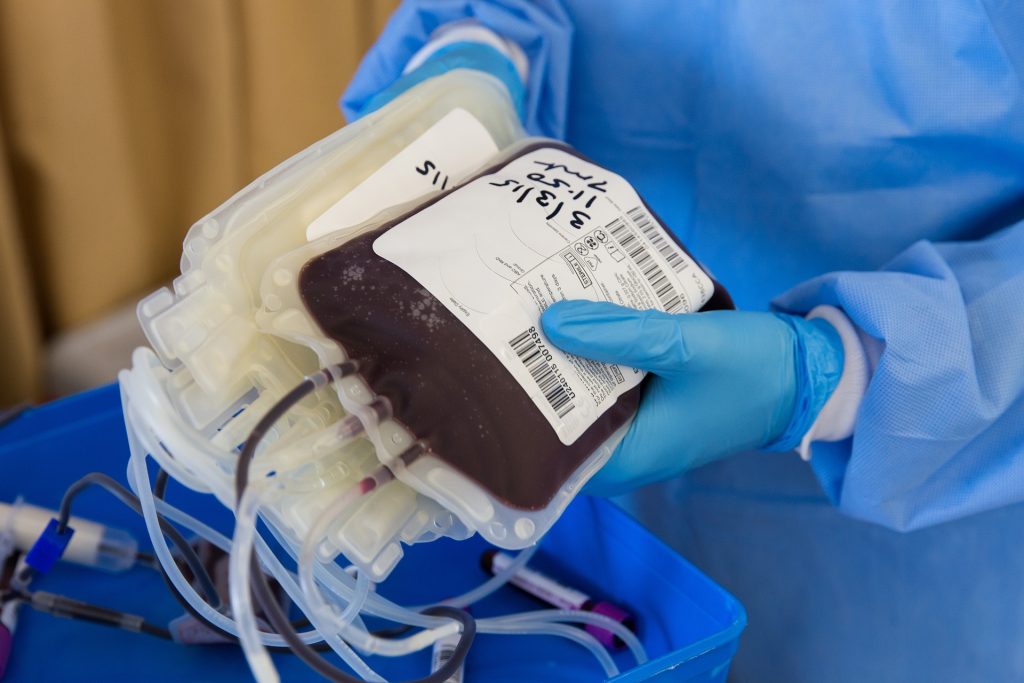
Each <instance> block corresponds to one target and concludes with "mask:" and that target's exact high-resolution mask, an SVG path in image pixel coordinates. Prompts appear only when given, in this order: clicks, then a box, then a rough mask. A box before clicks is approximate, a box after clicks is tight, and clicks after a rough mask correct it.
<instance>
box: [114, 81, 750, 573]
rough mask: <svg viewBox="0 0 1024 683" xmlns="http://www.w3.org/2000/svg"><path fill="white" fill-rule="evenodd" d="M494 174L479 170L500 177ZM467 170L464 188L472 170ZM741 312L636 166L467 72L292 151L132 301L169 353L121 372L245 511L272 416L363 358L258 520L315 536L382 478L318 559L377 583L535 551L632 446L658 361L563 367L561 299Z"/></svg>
mask: <svg viewBox="0 0 1024 683" xmlns="http://www.w3.org/2000/svg"><path fill="white" fill-rule="evenodd" d="M481 169H483V170H481ZM467 178H468V180H467ZM574 298H577V299H578V298H584V299H592V300H606V301H612V302H615V303H619V304H622V305H627V306H632V307H635V308H658V309H660V310H665V311H670V312H678V313H686V312H693V311H698V310H703V309H709V308H726V307H731V305H732V304H731V300H730V299H729V296H728V294H727V293H726V291H725V290H724V288H723V287H722V286H721V285H720V284H718V283H717V282H715V281H714V280H713V279H712V278H711V277H710V275H708V274H707V272H706V271H705V270H704V269H703V268H702V267H701V266H700V264H699V263H698V262H697V261H696V260H695V259H694V258H693V257H692V256H691V255H690V254H689V253H687V252H686V251H685V249H683V248H682V246H681V245H680V244H679V243H678V242H677V241H676V240H675V238H674V237H673V236H672V234H671V232H669V231H667V230H666V229H665V226H663V225H662V224H661V222H660V221H659V219H658V217H657V216H656V215H655V214H654V212H653V211H651V210H650V208H649V207H648V206H647V205H646V204H645V203H644V202H643V201H642V199H641V198H640V197H639V196H638V195H637V193H636V192H635V191H634V190H633V188H632V187H631V186H630V185H629V184H628V182H626V180H624V179H623V178H621V177H619V176H617V175H615V174H614V173H613V172H611V171H609V170H606V169H603V168H601V167H600V166H598V165H596V164H594V163H592V162H591V161H589V160H587V159H586V158H584V157H582V156H581V155H579V154H578V153H577V152H575V151H574V150H572V149H571V148H569V147H567V146H565V145H563V144H561V143H557V142H554V141H550V140H540V139H527V138H526V136H525V133H524V132H523V130H522V128H521V126H520V125H519V123H518V119H517V117H516V113H515V109H514V107H513V105H512V102H511V100H510V99H509V97H508V94H507V92H506V91H505V90H504V86H502V85H501V83H500V82H499V81H498V80H497V79H495V78H493V77H491V76H489V75H487V74H483V73H479V72H476V71H472V70H467V69H459V70H455V71H452V72H450V73H447V74H444V75H441V76H437V77H435V78H431V79H429V80H427V81H424V82H423V83H421V84H419V85H417V86H415V87H413V88H412V89H410V90H408V91H407V92H406V93H404V94H403V95H401V96H400V97H398V98H397V99H395V100H394V101H393V102H392V103H390V104H388V105H387V106H385V107H383V108H382V109H380V110H379V111H377V112H375V113H374V114H372V115H370V116H368V117H367V118H365V119H362V120H360V121H359V122H356V123H355V124H352V125H350V126H348V127H346V128H344V129H342V130H340V131H338V132H337V133H335V134H334V135H332V136H330V137H328V138H326V139H325V140H323V141H322V142H320V143H317V144H316V145H314V146H313V147H311V148H309V149H307V150H305V151H304V152H301V153H300V154H298V155H296V156H295V157H293V158H292V159H289V160H288V161H286V162H284V163H283V164H281V165H280V166H278V167H277V168H275V169H274V170H272V171H270V172H269V173H267V174H266V175H264V176H263V177H261V178H259V179H257V180H256V181H254V182H253V183H252V184H250V185H249V186H248V187H247V188H245V189H244V190H242V191H241V192H239V193H238V194H237V195H235V196H234V197H232V198H231V199H230V200H229V201H228V202H226V203H225V204H224V205H223V206H221V207H220V208H218V209H217V210H216V211H214V212H213V213H211V214H210V215H209V216H207V217H205V218H203V219H202V220H200V221H199V222H198V223H197V224H196V225H195V226H194V227H193V228H192V230H191V231H190V232H189V233H188V236H187V237H186V239H185V244H184V254H183V257H182V274H181V276H180V277H178V278H177V279H176V280H175V281H174V284H173V288H171V289H161V290H160V291H158V292H155V293H154V294H152V295H151V296H149V297H147V298H145V299H143V301H142V302H140V304H139V318H140V321H141V323H142V326H143V329H144V331H145V333H146V335H147V338H148V340H149V342H150V344H151V346H152V348H151V349H139V350H137V351H136V353H135V355H134V356H133V367H132V369H131V370H130V371H127V372H124V373H122V375H121V377H120V380H121V386H122V395H123V401H124V407H125V417H126V424H127V428H128V434H129V439H130V442H131V444H132V447H133V449H141V450H142V451H144V452H148V453H151V454H153V453H160V454H161V456H162V457H161V458H160V460H161V462H162V463H163V464H164V465H165V467H166V468H167V469H168V470H169V472H170V474H171V475H172V476H174V477H175V479H177V480H179V481H181V482H182V483H184V484H185V485H187V486H190V487H191V488H193V489H195V490H198V491H207V492H211V493H213V494H215V495H217V496H218V497H219V498H220V499H221V501H222V502H223V503H224V504H225V505H226V506H229V507H234V504H235V501H234V500H233V498H232V496H231V493H230V492H231V491H232V490H233V487H232V486H231V485H230V481H231V479H232V477H233V475H234V467H235V463H236V460H237V457H238V452H239V448H240V446H241V444H242V443H243V442H244V441H245V440H246V439H247V437H248V436H249V433H250V431H251V430H252V428H253V426H254V425H255V424H256V422H257V421H259V420H260V418H262V417H263V416H264V415H265V414H266V413H267V411H268V410H269V409H270V408H271V406H273V405H275V404H276V403H277V402H278V401H279V400H280V399H281V397H282V396H284V395H285V394H286V393H287V392H288V391H289V390H290V389H291V388H292V387H294V386H295V385H297V384H298V383H299V382H301V381H302V378H303V377H304V376H306V375H307V374H310V373H313V372H315V371H316V370H317V369H318V368H321V367H326V366H332V365H337V364H340V363H347V362H354V365H355V367H356V368H357V371H356V372H355V373H353V374H350V375H348V376H346V377H344V378H342V379H339V380H338V381H336V382H334V383H332V384H330V385H328V386H324V387H320V388H319V389H317V390H316V391H315V392H313V393H312V394H311V395H310V396H309V397H307V398H306V399H305V400H303V401H302V402H301V403H299V404H298V405H297V406H295V408H293V409H291V410H289V411H288V414H287V415H286V416H285V417H283V418H282V419H281V420H279V421H278V422H277V424H276V425H275V427H274V429H273V430H272V431H271V432H270V433H269V434H268V435H267V437H266V438H265V439H264V440H263V441H262V442H261V446H260V449H259V450H258V451H257V453H256V457H255V459H254V461H253V465H252V471H251V474H252V476H253V477H254V478H255V477H273V478H274V479H275V481H276V482H278V484H279V486H280V487H281V491H282V495H280V496H278V497H277V498H276V499H275V500H274V501H273V502H271V503H268V504H267V505H266V506H265V507H264V508H263V514H264V517H265V519H266V521H267V522H268V524H269V525H270V526H271V528H272V529H273V531H274V533H276V534H277V535H279V537H281V538H283V539H284V540H285V541H286V542H287V544H289V545H292V546H295V547H300V546H301V545H302V540H303V538H304V537H305V536H306V534H307V532H308V531H309V529H310V527H311V526H312V524H313V523H314V521H315V520H316V519H317V518H318V517H319V516H320V514H321V513H323V511H324V510H325V509H326V508H327V507H328V506H329V505H331V503H332V502H333V501H334V500H336V499H337V497H338V496H339V495H341V494H342V493H343V492H345V491H347V490H349V489H350V488H352V487H353V486H354V485H355V484H357V483H358V482H359V481H360V480H361V479H363V478H364V477H366V476H368V475H369V474H371V473H372V472H374V471H376V470H377V469H379V467H380V466H381V464H383V465H385V466H387V467H388V468H389V469H391V471H392V472H394V474H395V476H396V479H395V480H394V481H391V482H389V483H387V484H384V485H383V486H382V487H381V488H380V489H379V490H377V491H376V492H375V494H374V495H373V496H366V497H363V498H360V499H359V500H358V501H357V502H356V503H355V504H353V505H352V506H351V507H350V508H349V509H347V510H346V512H345V513H344V514H343V515H342V517H341V518H339V519H338V520H337V521H336V522H335V523H334V524H333V525H332V527H331V529H330V530H329V532H328V535H327V540H326V541H325V542H324V543H323V544H321V546H320V548H319V552H320V554H321V556H322V557H323V558H325V559H329V558H330V557H333V556H334V555H337V554H339V553H341V554H344V555H345V557H346V558H347V559H348V561H349V562H351V563H352V564H354V565H356V566H357V567H358V568H359V571H361V572H365V573H366V574H367V575H368V576H369V577H370V578H372V579H373V580H375V581H379V580H382V579H383V578H385V577H386V576H387V575H388V574H389V573H390V571H391V570H392V569H393V568H394V566H395V564H396V563H397V562H398V560H399V559H400V558H401V556H402V554H403V550H402V545H403V544H411V543H416V542H423V541H429V540H433V539H434V538H437V537H440V536H447V537H451V538H455V539H463V538H466V537H468V536H469V535H471V534H473V533H480V534H481V535H482V536H484V537H485V538H486V539H487V540H488V541H490V542H492V543H494V544H496V545H498V546H500V547H503V548H507V549H514V548H521V547H525V546H528V545H530V544H532V543H534V542H536V541H537V540H538V539H539V538H540V536H541V535H543V533H544V532H545V531H546V530H547V529H548V528H549V527H550V526H551V524H553V523H554V522H555V521H556V520H557V518H558V516H559V514H560V513H561V512H562V510H564V509H565V507H566V505H568V503H569V502H570V501H571V500H572V498H573V497H574V496H575V495H576V494H577V493H578V492H579V490H580V488H581V487H582V486H583V484H584V483H585V482H586V481H587V479H589V478H590V476H592V475H593V473H594V472H596V471H597V469H598V468H600V466H601V465H603V464H604V462H606V461H607V459H608V457H609V456H610V455H611V453H612V451H613V450H614V448H615V446H616V444H617V443H618V440H619V439H621V437H622V435H623V434H624V432H625V429H626V428H627V427H628V424H629V421H630V419H631V418H632V415H633V414H634V412H635V410H636V406H637V403H638V401H639V396H640V392H641V390H642V382H643V373H641V372H639V371H637V370H634V369H632V368H626V367H622V366H610V365H606V364H602V363H596V362H594V361H589V360H586V359H582V358H578V357H574V356H570V355H568V354H564V353H562V352H561V351H559V350H558V349H557V348H555V347H554V346H552V345H551V344H550V343H548V341H547V340H546V338H545V337H544V335H543V332H542V330H541V329H540V324H539V317H540V313H541V312H542V311H543V310H544V308H546V307H547V306H548V305H550V304H551V303H553V302H554V301H558V300H561V299H574Z"/></svg>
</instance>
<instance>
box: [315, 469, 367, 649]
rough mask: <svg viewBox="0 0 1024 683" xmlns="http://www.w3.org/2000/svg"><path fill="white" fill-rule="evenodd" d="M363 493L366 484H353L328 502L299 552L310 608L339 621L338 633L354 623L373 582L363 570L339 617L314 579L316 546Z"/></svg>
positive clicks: (324, 616)
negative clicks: (333, 523)
mask: <svg viewBox="0 0 1024 683" xmlns="http://www.w3.org/2000/svg"><path fill="white" fill-rule="evenodd" d="M362 492H363V491H362V486H361V485H360V484H358V483H357V484H355V485H353V486H350V487H349V488H348V489H347V490H346V491H345V492H344V493H342V494H341V495H340V496H338V499H337V500H335V501H334V502H333V503H331V504H330V505H328V506H327V509H326V510H324V511H323V512H322V513H321V514H320V516H319V517H317V518H316V521H315V522H313V526H311V527H310V529H309V531H308V532H307V533H306V539H305V540H304V541H303V543H302V549H301V550H300V551H299V561H298V564H299V586H300V587H301V588H302V592H303V594H304V595H305V597H306V602H307V603H308V604H309V609H310V611H311V612H313V613H315V614H316V615H317V616H318V617H320V618H321V619H323V620H324V621H328V622H335V626H336V628H337V630H336V632H337V633H340V632H341V631H342V630H344V628H345V627H346V626H348V625H349V624H350V623H352V620H353V619H354V618H355V615H356V614H358V610H359V609H362V606H363V603H365V602H366V595H367V593H369V585H370V582H369V580H368V579H367V578H366V577H365V575H364V574H363V572H359V578H358V579H357V581H356V590H355V591H354V592H353V595H352V598H351V599H350V600H349V604H348V607H346V608H345V611H344V612H343V613H342V615H341V616H340V617H338V616H337V615H336V614H335V613H334V612H333V611H332V610H331V606H330V605H329V604H327V601H326V600H324V597H323V595H322V594H321V593H320V588H319V587H318V586H317V585H316V580H315V579H314V578H313V567H314V565H316V564H317V557H316V549H317V546H318V545H319V544H320V542H321V539H323V538H324V537H325V536H326V535H327V529H328V528H329V527H330V526H331V523H332V522H334V521H335V520H336V519H337V518H338V517H339V516H340V515H341V513H343V512H344V511H345V510H347V509H348V508H349V507H350V506H351V505H352V504H353V503H355V502H356V500H358V499H359V497H360V496H361V495H362ZM360 584H362V587H363V593H362V596H359V588H360ZM360 597H361V599H360ZM354 606H355V607H357V610H356V612H355V613H354V614H353V613H352V608H353V607H354Z"/></svg>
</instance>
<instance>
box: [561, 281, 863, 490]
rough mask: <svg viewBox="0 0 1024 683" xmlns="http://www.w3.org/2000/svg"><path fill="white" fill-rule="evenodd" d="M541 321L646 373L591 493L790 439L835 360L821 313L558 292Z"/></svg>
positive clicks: (569, 342)
mask: <svg viewBox="0 0 1024 683" xmlns="http://www.w3.org/2000/svg"><path fill="white" fill-rule="evenodd" d="M541 323H542V325H543V328H544V332H545V334H547V336H548V338H549V339H550V341H551V342H552V343H553V344H554V345H555V346H557V347H559V348H561V349H562V350H563V351H567V352H569V353H573V354H576V355H579V356H585V357H587V358H592V359H594V360H599V361H604V362H606V363H619V364H622V365H626V366H629V367H634V368H639V369H641V370H647V371H649V372H650V373H652V375H653V376H650V377H648V378H647V383H646V385H645V387H644V393H643V397H642V399H641V402H640V409H639V412H638V413H637V415H636V418H635V419H634V420H633V424H632V425H631V426H630V428H629V430H628V432H627V433H626V436H625V438H624V439H623V441H622V443H621V444H620V445H619V447H618V448H617V449H616V451H615V453H614V454H613V455H612V457H611V459H610V460H609V461H608V463H607V464H606V465H605V466H604V468H602V469H601V471H599V472H598V473H597V474H596V475H595V476H594V478H593V479H592V480H591V481H590V482H589V483H588V485H587V489H586V490H587V493H596V494H599V495H614V494H617V493H621V492H624V491H626V490H628V489H631V488H635V487H637V486H641V485H643V484H647V483H650V482H654V481H658V480H662V479H667V478H669V477H672V476H675V475H678V474H680V473H682V472H684V471H686V470H688V469H691V468H693V467H696V466H698V465H702V464H704V463H707V462H710V461H713V460H716V459H718V458H722V457H725V456H727V455H730V454H733V453H737V452H740V451H743V450H750V449H755V448H765V449H769V450H790V449H792V448H794V447H795V446H796V445H797V444H799V442H800V439H801V437H802V436H803V435H804V433H806V432H807V430H808V429H809V428H810V426H811V424H813V422H814V419H815V417H816V416H817V415H818V413H819V412H820V411H821V408H822V406H824V405H825V402H826V401H827V400H828V397H829V396H830V395H831V393H832V391H833V390H834V389H835V387H836V385H837V384H838V383H839V378H840V375H841V374H842V370H843V346H842V342H841V340H840V337H839V334H838V333H837V332H836V330H835V328H833V327H832V326H831V325H830V324H829V323H827V322H825V321H824V320H804V319H803V318H798V317H794V316H790V315H784V314H775V313H755V312H744V311H709V312H706V313H691V314H685V315H671V314H668V313H662V312H660V311H637V310H634V309H631V308H623V307H622V306H617V305H615V304H610V303H604V302H592V301H563V302H559V303H556V304H554V305H552V306H551V307H550V308H548V309H547V310H546V311H545V312H544V314H543V316H542V317H541Z"/></svg>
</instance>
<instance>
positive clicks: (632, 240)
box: [608, 218, 683, 313]
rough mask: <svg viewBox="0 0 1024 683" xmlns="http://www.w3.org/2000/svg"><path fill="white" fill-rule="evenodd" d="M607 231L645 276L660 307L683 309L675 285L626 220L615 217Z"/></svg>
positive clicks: (669, 311) (677, 310)
mask: <svg viewBox="0 0 1024 683" xmlns="http://www.w3.org/2000/svg"><path fill="white" fill-rule="evenodd" d="M608 232H610V233H611V234H612V237H614V238H615V239H616V240H617V241H618V243H619V246H621V247H622V249H623V251H625V252H626V254H628V255H629V258H630V259H631V260H632V261H633V263H634V264H635V265H636V267H637V268H639V269H640V272H641V273H643V274H644V277H645V278H647V283H648V284H649V285H650V286H651V289H653V290H654V293H655V294H656V295H657V297H658V301H659V302H660V303H661V307H662V308H663V309H665V311H666V312H667V313H678V312H679V311H681V310H683V301H682V299H680V298H679V293H678V292H677V291H676V288H675V285H673V284H672V281H671V280H669V279H668V276H667V275H665V271H663V270H662V269H661V266H660V265H658V262H657V261H655V260H654V257H653V256H651V252H650V251H648V250H647V246H646V245H645V244H644V243H643V240H641V239H640V238H639V237H637V234H636V233H635V232H633V231H632V230H631V229H630V228H629V226H628V225H626V222H625V221H624V220H622V219H621V218H616V219H615V220H614V221H612V222H611V223H609V224H608Z"/></svg>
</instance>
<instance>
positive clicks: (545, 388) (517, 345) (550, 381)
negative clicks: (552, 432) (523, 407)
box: [509, 328, 576, 418]
mask: <svg viewBox="0 0 1024 683" xmlns="http://www.w3.org/2000/svg"><path fill="white" fill-rule="evenodd" d="M535 334H536V330H534V329H533V328H531V329H529V330H526V331H525V332H523V333H522V334H520V335H518V336H517V337H515V338H514V339H513V340H512V341H510V342H509V346H511V347H512V350H513V351H515V353H516V356H518V357H519V361H520V362H521V363H522V364H523V366H524V367H525V368H526V370H527V371H528V372H529V373H530V377H532V378H533V381H534V382H535V383H536V384H537V387H538V388H539V389H540V390H541V392H542V393H543V394H544V399H545V400H546V401H547V402H548V405H550V406H551V408H552V410H554V411H555V413H556V414H557V415H558V417H559V418H563V417H565V416H566V415H568V414H569V413H570V412H572V410H573V409H574V408H575V407H576V405H575V404H574V403H573V402H572V398H571V397H570V396H569V393H568V392H567V391H566V390H565V387H564V386H562V382H561V381H560V380H559V379H558V374H557V373H556V372H555V370H554V368H552V367H551V362H550V355H549V354H547V353H546V352H545V351H544V350H543V349H542V348H541V347H540V346H539V345H538V344H537V337H535V336H534V335H535Z"/></svg>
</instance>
